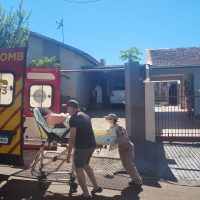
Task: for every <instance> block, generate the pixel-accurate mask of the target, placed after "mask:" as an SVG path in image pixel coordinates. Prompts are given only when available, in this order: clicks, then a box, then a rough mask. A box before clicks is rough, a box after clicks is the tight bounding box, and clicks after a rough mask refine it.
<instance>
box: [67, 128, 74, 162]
mask: <svg viewBox="0 0 200 200" xmlns="http://www.w3.org/2000/svg"><path fill="white" fill-rule="evenodd" d="M75 140H76V128H75V127H73V128H70V138H69V146H68V152H67V163H69V162H70V158H71V154H72V149H73V148H74V144H75Z"/></svg>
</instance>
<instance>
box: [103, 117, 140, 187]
mask: <svg viewBox="0 0 200 200" xmlns="http://www.w3.org/2000/svg"><path fill="white" fill-rule="evenodd" d="M105 119H106V120H107V122H108V123H109V125H110V129H114V130H115V132H116V136H117V139H116V141H115V142H116V143H117V144H118V150H119V155H120V159H121V161H122V164H123V166H124V168H125V170H126V171H127V173H128V174H129V175H130V177H131V179H132V181H131V182H129V185H130V186H134V187H135V188H136V189H137V190H141V189H142V179H141V177H140V175H139V173H138V171H137V168H136V166H135V163H134V145H133V143H132V142H131V141H130V139H129V137H128V134H127V132H126V130H125V128H123V127H122V126H120V125H118V124H117V121H118V118H117V116H116V115H115V114H114V113H110V114H108V115H107V116H105Z"/></svg>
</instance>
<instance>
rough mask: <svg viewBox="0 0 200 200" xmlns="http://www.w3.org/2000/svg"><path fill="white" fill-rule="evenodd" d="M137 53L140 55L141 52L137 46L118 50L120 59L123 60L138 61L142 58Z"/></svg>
mask: <svg viewBox="0 0 200 200" xmlns="http://www.w3.org/2000/svg"><path fill="white" fill-rule="evenodd" d="M139 55H142V53H141V52H140V51H139V49H138V48H137V47H132V48H130V49H127V50H123V51H120V59H121V60H123V61H126V60H127V61H132V62H133V61H140V60H142V59H141V58H140V57H139Z"/></svg>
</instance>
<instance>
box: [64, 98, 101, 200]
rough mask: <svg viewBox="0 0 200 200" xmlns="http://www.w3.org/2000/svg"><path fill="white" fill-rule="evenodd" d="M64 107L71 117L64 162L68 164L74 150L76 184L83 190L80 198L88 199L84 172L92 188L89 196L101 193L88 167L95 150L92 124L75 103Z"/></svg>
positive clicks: (72, 102) (91, 170) (73, 101)
mask: <svg viewBox="0 0 200 200" xmlns="http://www.w3.org/2000/svg"><path fill="white" fill-rule="evenodd" d="M66 106H67V112H68V113H69V114H70V115H71V117H70V120H69V125H70V139H69V146H68V154H67V160H66V161H67V163H69V162H70V158H71V154H72V149H73V148H75V153H74V165H75V171H76V175H77V179H78V182H79V184H80V187H81V189H82V190H83V194H82V195H81V198H82V199H88V198H89V197H90V195H89V192H88V189H87V185H86V180H85V174H84V170H85V172H86V173H87V175H88V177H89V178H90V180H91V182H92V184H93V187H94V188H93V190H92V192H91V194H92V195H93V194H95V193H97V192H101V191H102V188H101V187H99V186H98V184H97V182H96V178H95V176H94V173H93V169H92V168H91V167H90V166H89V162H90V158H91V157H92V154H93V152H94V150H95V148H96V142H95V136H94V132H93V129H92V123H91V120H90V118H89V116H88V115H87V114H85V113H84V112H81V111H80V110H79V104H78V102H77V101H75V100H69V101H68V102H67V105H66Z"/></svg>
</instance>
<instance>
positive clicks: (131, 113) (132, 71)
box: [125, 62, 145, 140]
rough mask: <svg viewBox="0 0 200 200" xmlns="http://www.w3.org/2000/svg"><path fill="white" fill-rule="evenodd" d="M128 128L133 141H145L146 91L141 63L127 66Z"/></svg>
mask: <svg viewBox="0 0 200 200" xmlns="http://www.w3.org/2000/svg"><path fill="white" fill-rule="evenodd" d="M125 89H126V90H125V91H126V128H127V131H128V134H129V136H131V137H132V138H133V139H142V140H145V95H144V93H145V91H144V83H143V82H142V81H141V80H139V63H138V62H131V63H127V64H125Z"/></svg>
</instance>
